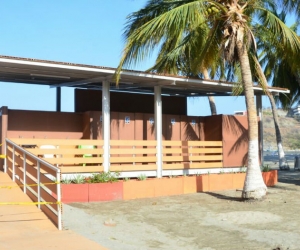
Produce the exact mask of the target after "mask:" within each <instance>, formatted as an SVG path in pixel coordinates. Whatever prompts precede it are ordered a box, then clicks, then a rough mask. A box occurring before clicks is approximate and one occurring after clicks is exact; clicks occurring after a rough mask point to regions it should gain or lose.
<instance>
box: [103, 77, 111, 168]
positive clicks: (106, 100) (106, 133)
mask: <svg viewBox="0 0 300 250" xmlns="http://www.w3.org/2000/svg"><path fill="white" fill-rule="evenodd" d="M102 135H103V143H104V145H103V151H104V153H103V168H104V172H108V171H109V165H110V162H109V157H110V148H109V145H110V93H109V82H107V81H103V82H102Z"/></svg>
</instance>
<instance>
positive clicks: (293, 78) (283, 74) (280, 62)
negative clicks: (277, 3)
mask: <svg viewBox="0 0 300 250" xmlns="http://www.w3.org/2000/svg"><path fill="white" fill-rule="evenodd" d="M273 12H274V15H276V16H277V17H278V18H279V19H280V20H281V21H282V22H284V23H285V22H286V16H287V12H286V11H285V10H282V11H281V12H280V13H278V12H277V10H276V9H273ZM297 26H298V23H295V24H294V25H292V26H291V29H292V30H293V31H296V30H297ZM259 32H260V33H261V35H260V38H261V40H260V41H259V43H258V49H259V50H260V51H261V53H260V56H259V58H260V64H261V65H262V66H264V68H265V70H264V75H263V74H262V77H260V78H261V79H262V80H263V81H264V84H267V83H266V81H267V79H268V80H269V81H270V82H271V84H272V85H273V86H275V87H285V88H289V89H290V94H289V95H283V96H281V97H280V98H281V99H279V100H280V101H281V103H282V104H283V106H284V107H287V106H290V101H288V100H289V99H290V98H287V97H288V96H292V97H296V96H297V95H298V93H299V92H298V90H299V81H297V78H299V77H298V76H297V75H298V72H299V69H298V67H297V65H294V61H293V60H291V59H293V58H290V57H289V56H288V55H287V54H286V53H285V49H284V47H283V46H282V44H281V42H280V41H278V39H277V38H276V37H275V36H274V33H272V32H270V30H268V29H264V28H263V29H260V30H259ZM270 41H272V42H271V43H270ZM258 67H259V70H260V71H262V69H261V67H260V65H258ZM264 76H265V77H264ZM266 94H267V96H268V98H269V100H270V103H271V108H272V114H273V120H274V125H275V134H276V142H277V149H278V158H279V168H280V169H289V166H288V163H287V161H286V158H285V153H284V150H283V145H282V137H281V132H280V126H279V119H278V114H277V109H276V103H275V99H274V97H273V95H272V94H271V93H269V92H266Z"/></svg>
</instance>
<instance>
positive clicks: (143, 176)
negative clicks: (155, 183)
mask: <svg viewBox="0 0 300 250" xmlns="http://www.w3.org/2000/svg"><path fill="white" fill-rule="evenodd" d="M137 178H138V180H139V181H144V180H146V179H147V176H146V175H145V174H140V175H139V176H138V177H137Z"/></svg>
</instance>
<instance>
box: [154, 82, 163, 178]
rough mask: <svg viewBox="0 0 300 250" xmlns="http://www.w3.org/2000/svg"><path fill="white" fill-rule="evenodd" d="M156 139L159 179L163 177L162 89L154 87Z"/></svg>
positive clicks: (157, 175)
mask: <svg viewBox="0 0 300 250" xmlns="http://www.w3.org/2000/svg"><path fill="white" fill-rule="evenodd" d="M154 112H155V121H154V124H155V139H156V155H157V164H156V165H157V174H156V177H157V178H161V177H162V101H161V87H160V86H155V87H154Z"/></svg>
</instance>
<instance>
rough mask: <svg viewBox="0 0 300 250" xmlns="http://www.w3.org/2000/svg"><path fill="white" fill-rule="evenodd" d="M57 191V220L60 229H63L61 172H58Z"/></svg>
mask: <svg viewBox="0 0 300 250" xmlns="http://www.w3.org/2000/svg"><path fill="white" fill-rule="evenodd" d="M56 181H57V184H56V192H57V219H58V220H57V221H58V230H62V221H61V220H62V216H61V210H62V209H61V190H60V188H61V186H60V181H61V180H60V172H59V171H57V172H56Z"/></svg>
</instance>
